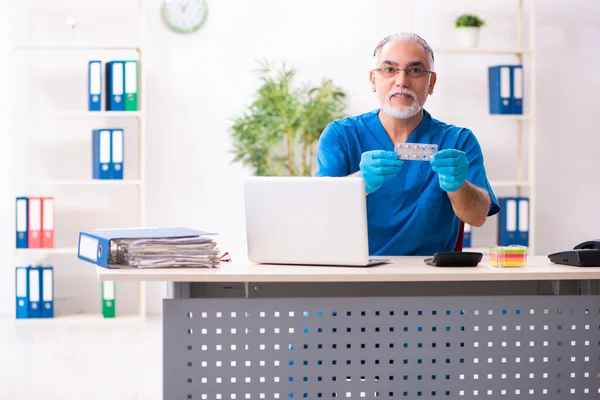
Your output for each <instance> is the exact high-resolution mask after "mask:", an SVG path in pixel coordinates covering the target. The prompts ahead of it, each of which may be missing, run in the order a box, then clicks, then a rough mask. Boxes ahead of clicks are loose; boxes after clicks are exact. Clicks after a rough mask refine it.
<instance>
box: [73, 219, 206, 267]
mask: <svg viewBox="0 0 600 400" xmlns="http://www.w3.org/2000/svg"><path fill="white" fill-rule="evenodd" d="M201 235H214V233H208V232H202V231H197V230H194V229H189V228H135V229H97V230H91V231H82V232H79V242H78V244H77V257H78V258H79V259H80V260H83V261H87V262H90V263H92V264H96V265H98V266H99V267H104V268H111V266H110V265H109V262H108V260H109V255H110V242H111V240H115V239H127V238H177V237H195V236H201Z"/></svg>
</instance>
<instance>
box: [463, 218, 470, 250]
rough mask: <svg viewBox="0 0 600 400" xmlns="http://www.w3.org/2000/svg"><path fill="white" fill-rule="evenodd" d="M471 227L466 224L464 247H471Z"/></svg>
mask: <svg viewBox="0 0 600 400" xmlns="http://www.w3.org/2000/svg"><path fill="white" fill-rule="evenodd" d="M471 231H472V229H471V225H469V224H467V223H465V227H464V231H463V247H471Z"/></svg>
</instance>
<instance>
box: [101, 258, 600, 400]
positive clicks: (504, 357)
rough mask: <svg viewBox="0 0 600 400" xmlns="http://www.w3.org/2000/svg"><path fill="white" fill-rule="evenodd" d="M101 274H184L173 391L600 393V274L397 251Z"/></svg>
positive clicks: (170, 348) (173, 349) (454, 395)
mask: <svg viewBox="0 0 600 400" xmlns="http://www.w3.org/2000/svg"><path fill="white" fill-rule="evenodd" d="M98 276H99V279H101V280H117V281H118V280H145V281H168V282H173V298H171V299H165V300H164V303H163V308H164V310H163V323H164V328H163V329H164V342H163V352H164V376H163V378H164V382H163V390H164V398H165V399H223V400H225V399H227V400H229V399H238V400H239V399H277V398H279V399H284V398H285V399H290V398H293V399H301V398H311V399H318V398H344V399H347V398H350V399H354V398H357V399H359V398H369V399H372V398H386V399H397V398H407V399H408V398H410V399H415V398H444V399H466V398H479V397H484V398H487V399H496V398H526V399H536V398H577V399H584V398H588V397H589V398H595V397H597V396H598V395H599V394H600V378H598V377H599V376H600V344H599V343H600V342H598V338H599V337H600V301H599V296H598V280H599V279H600V268H578V267H569V266H561V265H555V264H552V263H550V262H549V261H548V259H547V257H530V258H529V259H528V265H527V266H525V267H522V268H497V267H492V266H490V265H489V261H488V259H487V258H484V259H483V260H482V263H480V265H479V266H478V267H475V268H436V267H431V266H428V265H425V264H424V263H423V257H394V258H393V260H392V262H391V263H390V264H386V265H379V266H374V267H369V268H346V267H314V266H285V265H253V264H251V263H248V262H237V263H232V264H224V265H222V267H220V268H217V269H162V270H150V269H144V270H137V269H127V270H107V269H102V268H98ZM565 286H566V289H568V290H564V289H565ZM557 294H561V295H557ZM581 294H585V295H581Z"/></svg>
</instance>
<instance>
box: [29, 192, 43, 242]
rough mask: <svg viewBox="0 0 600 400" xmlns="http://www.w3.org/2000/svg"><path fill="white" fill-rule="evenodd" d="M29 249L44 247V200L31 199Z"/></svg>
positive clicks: (38, 198)
mask: <svg viewBox="0 0 600 400" xmlns="http://www.w3.org/2000/svg"><path fill="white" fill-rule="evenodd" d="M28 247H29V248H32V249H37V248H40V247H42V199H41V198H40V197H30V198H29V246H28Z"/></svg>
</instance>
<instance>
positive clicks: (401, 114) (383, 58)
mask: <svg viewBox="0 0 600 400" xmlns="http://www.w3.org/2000/svg"><path fill="white" fill-rule="evenodd" d="M370 78H371V88H372V90H373V92H374V93H375V94H376V95H377V98H378V99H379V102H380V104H381V108H382V110H383V111H384V112H385V113H386V114H388V115H389V116H391V117H392V118H396V119H407V118H411V117H413V116H415V115H416V114H417V113H418V112H419V111H420V110H421V109H422V108H423V105H424V104H425V101H426V100H427V96H428V95H430V94H433V88H434V86H435V82H436V78H437V76H436V74H435V72H432V71H430V65H429V61H428V60H427V53H425V50H424V49H423V47H422V46H421V45H420V44H419V43H417V42H412V41H400V40H398V41H392V42H389V43H387V44H386V45H385V46H383V48H382V49H381V51H380V52H379V55H378V56H377V58H376V65H375V68H374V69H373V70H372V71H371V73H370Z"/></svg>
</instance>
